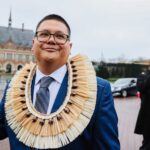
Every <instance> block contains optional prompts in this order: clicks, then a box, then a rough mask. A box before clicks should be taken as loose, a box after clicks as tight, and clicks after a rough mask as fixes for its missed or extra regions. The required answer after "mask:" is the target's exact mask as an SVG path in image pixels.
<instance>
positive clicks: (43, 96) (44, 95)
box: [35, 77, 53, 114]
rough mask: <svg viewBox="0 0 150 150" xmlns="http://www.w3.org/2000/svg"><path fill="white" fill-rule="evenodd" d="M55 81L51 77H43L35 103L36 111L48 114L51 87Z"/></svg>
mask: <svg viewBox="0 0 150 150" xmlns="http://www.w3.org/2000/svg"><path fill="white" fill-rule="evenodd" d="M52 81H53V78H51V77H43V78H42V79H41V81H40V88H39V90H38V91H37V93H36V102H35V109H36V110H37V111H39V112H41V113H43V114H46V113H47V109H48V106H49V99H50V93H49V89H48V87H49V85H50V84H51V82H52Z"/></svg>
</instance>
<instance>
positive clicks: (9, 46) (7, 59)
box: [0, 12, 34, 74]
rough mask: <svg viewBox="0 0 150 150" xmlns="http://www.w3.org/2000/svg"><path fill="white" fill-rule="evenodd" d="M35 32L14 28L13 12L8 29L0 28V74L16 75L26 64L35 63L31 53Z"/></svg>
mask: <svg viewBox="0 0 150 150" xmlns="http://www.w3.org/2000/svg"><path fill="white" fill-rule="evenodd" d="M33 37H34V32H33V30H28V29H24V24H22V28H13V27H12V18H11V12H10V16H9V19H8V27H4V26H0V74H5V73H10V74H14V73H15V72H16V71H17V70H19V69H20V68H21V67H22V66H23V65H24V64H26V63H29V62H30V61H34V56H33V54H32V52H31V46H32V39H33Z"/></svg>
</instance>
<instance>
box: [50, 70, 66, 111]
mask: <svg viewBox="0 0 150 150" xmlns="http://www.w3.org/2000/svg"><path fill="white" fill-rule="evenodd" d="M67 82H68V72H67V73H66V75H65V77H64V79H63V82H62V84H61V86H60V89H59V92H58V94H57V97H56V99H55V102H54V105H53V107H52V111H51V112H52V113H53V112H55V111H56V110H57V109H58V108H59V107H60V106H61V104H62V103H63V101H64V99H65V96H66V94H67V87H68V86H67V84H68V83H67Z"/></svg>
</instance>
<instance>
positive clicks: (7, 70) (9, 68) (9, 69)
mask: <svg viewBox="0 0 150 150" xmlns="http://www.w3.org/2000/svg"><path fill="white" fill-rule="evenodd" d="M11 71H12V66H11V64H7V65H6V73H11Z"/></svg>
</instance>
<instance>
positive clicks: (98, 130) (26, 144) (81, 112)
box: [0, 14, 120, 150]
mask: <svg viewBox="0 0 150 150" xmlns="http://www.w3.org/2000/svg"><path fill="white" fill-rule="evenodd" d="M70 36H71V30H70V27H69V25H68V23H67V22H66V21H65V20H64V19H63V18H62V17H61V16H59V15H55V14H52V15H48V16H46V17H44V18H43V19H42V20H41V21H40V22H39V23H38V25H37V28H36V33H35V37H34V39H33V46H32V51H33V53H34V55H35V57H36V64H33V63H30V64H27V65H26V66H24V67H23V68H22V69H21V70H20V71H19V72H18V73H17V74H16V75H15V76H14V78H13V79H12V80H11V83H10V84H9V85H8V86H7V88H6V91H5V93H4V97H3V99H2V101H1V103H0V139H4V138H6V137H8V138H9V140H10V146H11V149H12V150H30V149H36V150H37V149H42V150H44V149H60V150H77V149H78V150H119V149H120V144H119V140H118V128H117V122H118V119H117V115H116V111H115V108H114V102H113V98H112V94H111V90H110V85H109V83H108V82H107V81H105V80H103V79H101V78H97V77H96V76H95V71H94V68H93V66H92V64H91V62H90V61H89V59H88V58H87V57H85V56H82V55H77V56H74V57H72V58H69V55H70V51H71V47H72V43H71V41H70Z"/></svg>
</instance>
